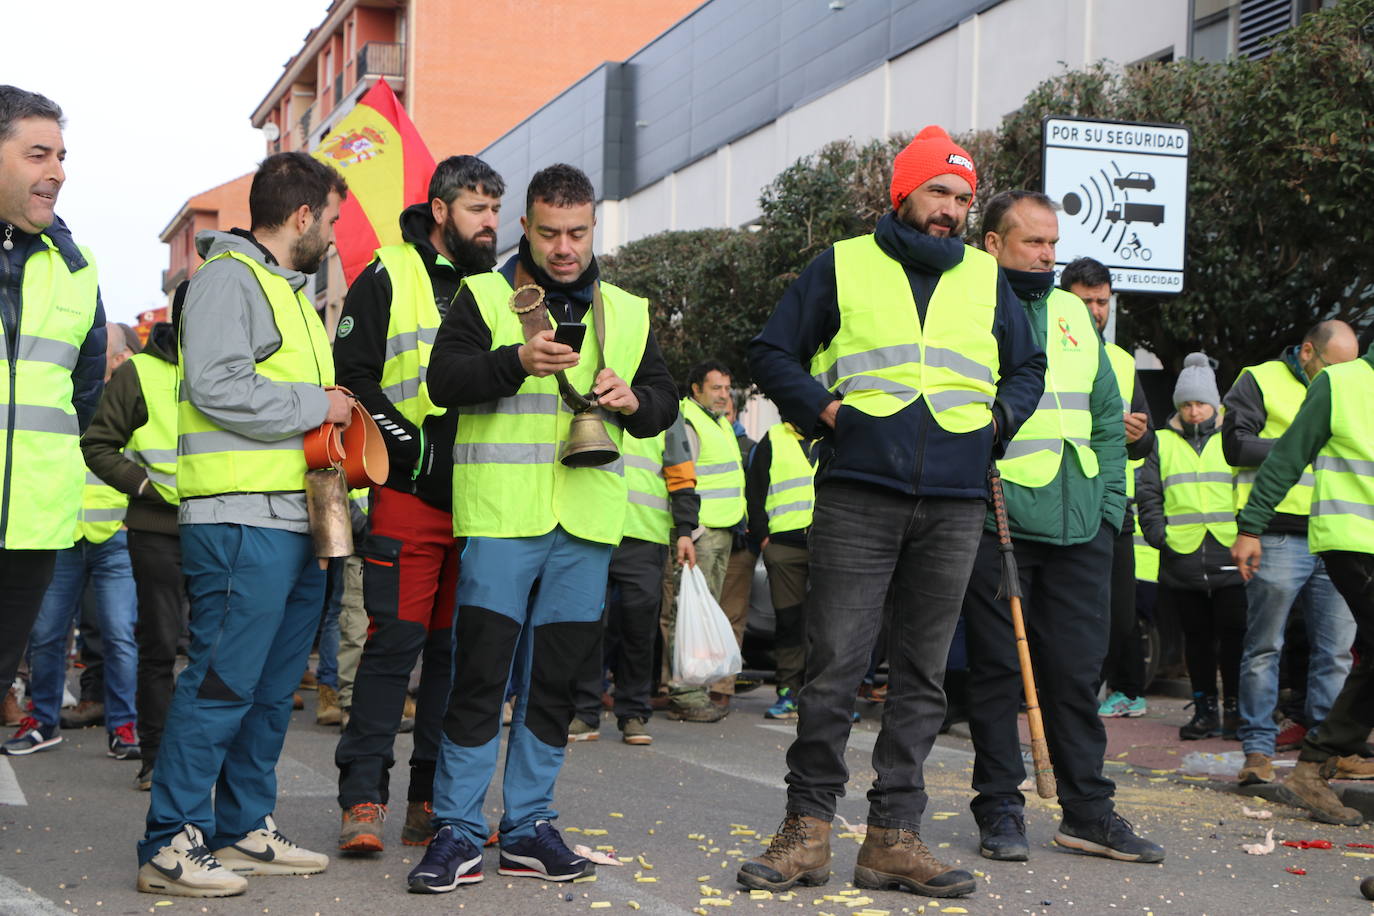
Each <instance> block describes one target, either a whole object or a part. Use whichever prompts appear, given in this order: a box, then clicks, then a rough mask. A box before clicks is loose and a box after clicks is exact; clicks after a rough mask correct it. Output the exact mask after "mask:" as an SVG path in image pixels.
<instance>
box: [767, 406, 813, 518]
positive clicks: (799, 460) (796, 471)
mask: <svg viewBox="0 0 1374 916" xmlns="http://www.w3.org/2000/svg"><path fill="white" fill-rule="evenodd" d="M801 440H802V436H801V434H800V433H798V432H797V431H796V429H795V427H793V426H791V425H789V424H787V423H774V424H773V425H772V426H770V427H769V428H768V442H769V444H770V445H771V446H772V448H773V460H772V462H771V463H770V464H769V466H768V493H767V495H766V496H765V497H764V500H763V509H764V511H765V512H767V513H768V533H769V535H774V534H780V533H782V532H784V531H802V530H804V529H806V528H810V527H811V516H812V513H813V512H814V510H815V507H816V468H815V466H814V465H812V464H811V462H810V461H808V460H807V458H806V452H804V451H802V447H801Z"/></svg>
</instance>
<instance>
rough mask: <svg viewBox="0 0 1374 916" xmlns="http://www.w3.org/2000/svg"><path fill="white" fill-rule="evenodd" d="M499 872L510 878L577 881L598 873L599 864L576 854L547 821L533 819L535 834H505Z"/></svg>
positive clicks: (502, 841)
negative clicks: (509, 835) (597, 865)
mask: <svg viewBox="0 0 1374 916" xmlns="http://www.w3.org/2000/svg"><path fill="white" fill-rule="evenodd" d="M496 873H497V874H499V875H505V876H506V877H508V878H538V879H539V880H541V881H575V880H577V879H578V878H582V877H585V876H587V875H594V874H596V866H595V865H594V864H592V863H591V861H589V860H588V859H586V858H584V857H582V856H579V855H577V854H576V853H575V852H573V851H572V850H571V849H569V848H568V846H567V844H566V843H564V842H563V837H562V836H561V835H560V834H559V833H558V831H557V830H555V829H554V826H553V824H550V823H549V822H548V821H535V822H534V836H529V837H502V839H501V864H500V866H498V867H497V869H496Z"/></svg>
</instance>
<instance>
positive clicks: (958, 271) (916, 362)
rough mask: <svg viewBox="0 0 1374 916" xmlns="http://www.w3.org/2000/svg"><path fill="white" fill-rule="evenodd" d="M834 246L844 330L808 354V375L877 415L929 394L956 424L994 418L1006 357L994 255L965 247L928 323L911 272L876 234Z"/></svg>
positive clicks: (939, 419) (970, 427)
mask: <svg viewBox="0 0 1374 916" xmlns="http://www.w3.org/2000/svg"><path fill="white" fill-rule="evenodd" d="M834 250H835V295H836V300H837V302H838V304H839V309H840V328H839V331H838V332H837V333H836V334H835V337H834V338H833V339H832V340H831V341H830V343H828V344H827V345H826V346H825V347H824V348H822V349H821V350H820V352H818V353H817V354H816V355H815V356H814V357H813V358H812V359H811V365H810V372H811V375H812V376H813V377H814V378H815V379H816V380H817V381H819V382H820V383H821V384H822V385H824V386H825V387H827V388H829V389H830V390H831V391H833V392H835V393H836V394H840V395H842V396H843V397H844V402H845V404H847V405H849V406H850V407H854V408H856V409H857V410H860V411H863V412H864V413H866V414H868V415H870V416H874V417H890V416H892V415H893V414H895V413H896V412H897V411H899V410H901V409H902V408H904V407H906V406H907V405H908V404H911V403H912V402H913V401H915V400H916V399H917V398H922V399H924V400H925V402H926V406H927V407H928V408H929V410H930V413H931V416H933V417H934V418H935V422H936V423H938V424H939V425H940V427H941V428H942V429H945V430H948V431H949V432H953V433H967V432H972V431H974V430H976V429H982V428H983V427H985V426H987V425H988V424H989V423H991V422H992V403H993V400H994V398H995V397H996V395H997V381H998V379H999V378H1000V374H999V366H1000V364H1001V363H1000V360H999V357H998V352H997V338H996V336H995V335H994V334H993V319H994V317H995V315H996V312H997V261H996V260H994V259H993V257H992V256H991V255H989V254H987V253H986V252H984V251H979V250H978V249H976V248H970V247H965V248H964V258H963V260H962V261H960V262H959V263H958V264H957V265H955V266H954V267H952V268H950V269H949V270H947V271H945V272H944V273H943V274H941V275H940V279H939V281H938V282H937V283H936V284H935V291H934V292H933V293H932V294H931V297H930V302H929V303H928V304H927V306H926V313H925V320H924V321H922V320H921V319H920V317H919V315H918V313H917V311H916V302H915V299H914V298H913V297H912V294H911V282H910V281H909V280H908V279H907V276H906V271H905V270H904V269H903V267H902V265H901V264H899V263H898V262H896V261H894V260H893V259H892V258H890V257H888V256H887V255H886V254H884V253H883V251H882V249H881V248H879V247H878V243H877V241H876V240H875V239H874V237H873V236H872V235H871V234H870V235H862V236H859V237H857V238H852V239H846V240H844V241H842V242H836V243H835V246H834Z"/></svg>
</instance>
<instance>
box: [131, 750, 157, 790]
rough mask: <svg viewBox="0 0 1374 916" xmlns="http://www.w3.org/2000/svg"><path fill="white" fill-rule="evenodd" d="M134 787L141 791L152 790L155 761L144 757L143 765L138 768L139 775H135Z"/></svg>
mask: <svg viewBox="0 0 1374 916" xmlns="http://www.w3.org/2000/svg"><path fill="white" fill-rule="evenodd" d="M134 788H135V789H136V790H137V791H139V792H151V791H152V789H153V762H152V761H151V760H149V759H148V758H146V757H145V758H143V766H141V767H139V768H138V775H137V776H135V777H134Z"/></svg>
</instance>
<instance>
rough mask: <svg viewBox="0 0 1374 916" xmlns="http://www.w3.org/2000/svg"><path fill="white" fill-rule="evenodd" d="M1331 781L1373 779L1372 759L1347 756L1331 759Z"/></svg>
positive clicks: (1373, 765)
mask: <svg viewBox="0 0 1374 916" xmlns="http://www.w3.org/2000/svg"><path fill="white" fill-rule="evenodd" d="M1331 759H1332V760H1333V761H1334V763H1333V764H1332V766H1331V769H1332V773H1331V776H1330V778H1331V779H1374V759H1371V758H1369V757H1361V756H1359V755H1358V754H1349V755H1347V756H1345V757H1333V758H1331Z"/></svg>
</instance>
